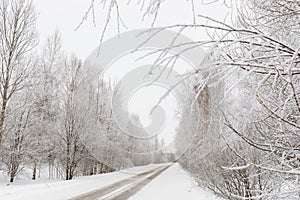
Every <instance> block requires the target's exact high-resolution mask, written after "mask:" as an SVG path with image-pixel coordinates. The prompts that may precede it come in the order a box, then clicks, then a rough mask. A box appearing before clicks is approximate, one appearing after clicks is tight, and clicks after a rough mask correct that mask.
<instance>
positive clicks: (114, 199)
mask: <svg viewBox="0 0 300 200" xmlns="http://www.w3.org/2000/svg"><path fill="white" fill-rule="evenodd" d="M170 166H171V165H167V166H163V167H158V168H156V169H152V170H149V171H147V172H143V173H140V174H138V175H136V176H133V177H131V178H128V179H125V180H122V181H119V182H116V183H113V184H111V185H108V186H105V187H102V188H99V189H97V190H94V191H91V192H88V193H85V194H82V195H79V196H77V197H74V198H70V199H69V200H95V199H97V200H124V199H128V198H129V197H131V196H133V195H134V194H135V193H137V192H138V191H139V190H141V189H142V188H143V187H144V186H146V185H147V184H148V183H149V182H150V181H151V180H153V179H154V178H156V177H157V176H159V175H160V174H161V173H162V172H163V171H165V170H166V169H168V168H169V167H170Z"/></svg>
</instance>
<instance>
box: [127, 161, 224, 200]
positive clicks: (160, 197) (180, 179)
mask: <svg viewBox="0 0 300 200" xmlns="http://www.w3.org/2000/svg"><path fill="white" fill-rule="evenodd" d="M153 199H156V200H165V199H168V200H182V199H188V200H221V199H220V198H218V197H216V196H215V195H214V194H213V193H212V192H211V191H208V190H205V189H202V188H199V187H198V186H197V185H196V184H195V182H194V180H193V178H192V177H191V176H190V175H189V174H188V173H187V172H185V171H184V170H183V169H182V168H181V166H180V165H179V164H178V163H176V164H174V165H173V166H171V167H170V168H169V169H167V170H166V171H165V172H163V173H162V174H161V175H160V176H158V177H157V178H156V179H154V180H153V181H151V182H150V183H149V184H148V185H146V186H145V187H144V188H143V189H142V190H140V191H139V192H138V193H137V194H135V195H134V196H133V197H131V198H130V199H129V200H153Z"/></svg>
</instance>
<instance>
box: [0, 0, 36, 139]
mask: <svg viewBox="0 0 300 200" xmlns="http://www.w3.org/2000/svg"><path fill="white" fill-rule="evenodd" d="M36 17H37V15H36V12H35V11H34V8H33V5H32V3H31V2H30V1H26V0H21V1H17V0H13V1H6V0H1V1H0V47H1V48H0V63H1V65H0V70H1V73H0V94H1V96H0V99H1V107H0V144H1V142H2V139H3V138H4V137H5V136H6V127H5V120H6V117H7V115H9V113H7V109H8V108H9V103H10V100H11V99H13V98H14V95H15V94H16V93H17V92H18V91H20V90H22V89H23V88H24V87H26V84H27V83H28V74H29V73H30V70H31V69H32V67H31V66H32V64H33V62H34V60H33V59H31V57H30V51H31V50H32V49H33V48H34V47H35V46H36V44H37V32H36V28H35V22H36Z"/></svg>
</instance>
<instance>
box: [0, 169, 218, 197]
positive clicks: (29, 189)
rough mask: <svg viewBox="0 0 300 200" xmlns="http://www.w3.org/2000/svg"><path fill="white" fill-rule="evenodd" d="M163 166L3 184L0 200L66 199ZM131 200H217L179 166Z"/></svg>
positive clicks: (159, 177)
mask: <svg viewBox="0 0 300 200" xmlns="http://www.w3.org/2000/svg"><path fill="white" fill-rule="evenodd" d="M161 165H162V164H151V165H147V166H141V167H135V168H131V169H126V170H121V171H118V172H113V173H108V174H101V175H95V176H88V177H81V178H77V179H75V180H71V181H53V182H49V181H47V182H42V183H35V184H12V185H8V186H6V185H3V184H2V185H0V199H1V200H21V199H22V200H35V199H36V200H40V199H43V200H65V199H68V198H71V197H75V196H78V195H80V194H83V193H87V192H89V191H93V190H95V189H98V188H101V187H104V186H106V185H109V184H112V183H115V182H117V181H120V180H124V179H127V178H129V177H132V176H135V175H136V174H138V173H142V172H145V171H148V170H151V169H154V168H157V167H159V166H161ZM130 199H131V200H147V199H151V200H153V199H157V200H160V199H170V200H176V199H178V200H181V199H189V200H193V199H195V200H196V199H197V200H201V199H209V200H213V199H217V198H216V197H215V196H214V195H213V194H212V193H211V192H209V191H207V190H204V189H201V188H198V187H197V186H196V185H195V183H194V181H193V179H192V178H191V177H190V176H189V175H188V173H186V172H185V171H183V170H182V169H181V167H180V166H179V164H174V165H172V166H171V167H170V168H169V169H167V170H166V171H164V172H163V173H162V174H161V175H160V176H158V177H157V178H156V179H154V180H153V181H151V182H150V183H149V184H148V185H146V186H145V187H144V188H143V189H142V190H141V191H139V192H138V193H137V194H135V195H134V196H133V197H131V198H130Z"/></svg>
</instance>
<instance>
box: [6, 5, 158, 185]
mask: <svg viewBox="0 0 300 200" xmlns="http://www.w3.org/2000/svg"><path fill="white" fill-rule="evenodd" d="M36 19H37V13H36V11H35V10H34V7H33V5H32V3H31V2H30V1H25V0H13V1H6V0H1V1H0V94H1V96H0V103H1V107H0V170H1V171H2V172H4V173H5V174H7V175H8V179H9V181H10V182H13V181H14V179H15V177H16V176H17V175H18V174H19V173H20V172H21V171H22V170H24V169H26V170H27V171H28V169H30V170H31V171H32V179H36V178H38V176H39V171H40V170H41V169H47V170H48V177H49V179H55V178H63V179H66V180H69V179H72V178H74V177H75V176H81V175H93V174H98V173H105V172H110V171H114V170H117V169H121V168H124V167H132V166H135V165H141V164H148V163H150V162H160V160H159V159H160V155H161V151H160V150H161V149H162V148H161V143H160V142H159V141H158V139H157V138H153V140H151V141H145V142H144V143H141V142H140V141H137V140H135V139H133V138H132V137H128V136H127V135H126V134H123V133H122V131H121V130H119V129H118V128H117V125H116V123H115V122H114V119H113V116H112V111H111V107H110V99H109V98H110V96H111V95H112V94H111V90H110V87H111V86H109V85H107V84H105V83H104V82H103V81H101V80H98V81H97V82H89V81H86V80H84V78H83V73H82V71H84V70H83V69H84V68H85V67H86V65H87V64H86V63H83V62H82V61H81V60H79V59H78V58H76V56H68V55H66V53H65V52H64V51H63V49H62V47H61V39H60V34H59V32H58V31H56V32H55V33H54V34H53V36H51V37H49V39H48V41H47V43H46V44H45V45H44V48H43V51H42V52H41V53H39V52H37V50H36V46H37V45H38V33H37V30H36ZM84 84H86V85H84ZM82 88H84V90H82ZM87 94H88V95H87ZM127 117H128V116H127ZM128 126H130V127H131V129H132V131H136V132H141V133H140V134H146V133H144V132H143V130H142V129H141V128H139V127H137V126H134V125H133V124H130V123H128ZM143 152H154V153H152V154H149V153H148V154H145V153H143Z"/></svg>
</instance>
